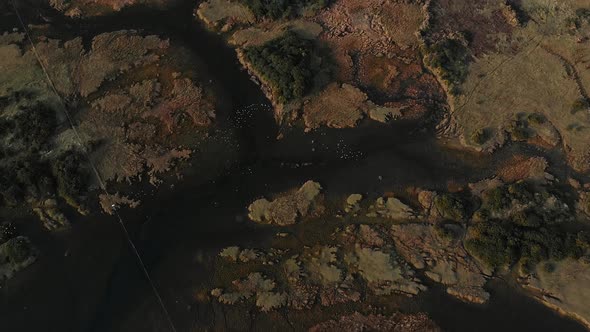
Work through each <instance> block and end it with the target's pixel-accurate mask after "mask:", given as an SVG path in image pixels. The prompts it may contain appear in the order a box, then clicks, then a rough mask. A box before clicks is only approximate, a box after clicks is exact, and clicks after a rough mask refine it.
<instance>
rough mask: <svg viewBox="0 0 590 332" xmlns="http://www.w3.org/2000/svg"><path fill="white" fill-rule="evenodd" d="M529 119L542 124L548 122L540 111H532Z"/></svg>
mask: <svg viewBox="0 0 590 332" xmlns="http://www.w3.org/2000/svg"><path fill="white" fill-rule="evenodd" d="M527 119H528V121H529V122H530V123H532V124H536V125H541V124H544V123H545V122H547V119H546V118H545V116H544V115H543V114H540V113H531V114H529V116H528V117H527Z"/></svg>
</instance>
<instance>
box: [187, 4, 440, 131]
mask: <svg viewBox="0 0 590 332" xmlns="http://www.w3.org/2000/svg"><path fill="white" fill-rule="evenodd" d="M423 6H424V3H421V2H419V1H418V2H401V1H400V2H390V1H368V2H367V1H354V0H353V1H336V2H334V3H333V4H331V5H330V6H328V7H326V8H325V9H323V10H317V11H313V10H308V11H305V10H304V14H302V15H293V17H290V18H288V19H278V20H271V19H268V18H264V17H263V18H260V17H258V18H257V17H256V16H255V15H254V14H253V13H252V12H250V11H249V9H248V7H247V6H246V5H244V4H242V3H240V2H237V1H224V0H222V1H217V0H216V1H205V2H203V3H202V4H201V5H200V6H199V8H198V9H197V11H196V12H197V15H198V16H199V18H200V19H201V20H202V21H204V22H205V23H206V24H207V25H208V26H209V27H210V28H211V29H214V30H216V31H220V32H223V33H227V34H228V35H229V42H230V43H231V44H232V45H234V46H235V47H236V49H237V50H238V53H242V52H243V51H244V50H247V49H248V48H250V47H255V46H260V45H265V43H268V42H269V41H272V40H273V39H275V38H279V37H280V36H281V35H283V34H284V33H286V32H287V31H292V32H295V33H296V34H297V35H298V36H300V37H301V38H304V39H308V40H311V41H312V42H313V44H314V45H316V47H317V48H319V49H321V52H320V55H319V56H318V58H319V59H318V61H319V63H320V65H319V66H320V68H321V70H320V72H322V73H323V74H321V75H316V79H315V80H314V82H313V83H310V86H309V87H308V89H307V91H308V92H307V93H306V94H304V95H303V96H301V97H300V98H296V99H294V100H290V101H287V102H285V101H282V100H281V98H280V96H279V95H278V93H277V91H276V90H277V89H276V86H275V85H274V84H273V83H272V82H270V81H269V80H268V79H267V78H266V77H265V74H264V73H263V72H261V71H260V70H258V69H257V68H255V66H253V65H252V62H251V61H250V60H248V59H247V58H246V57H243V56H242V57H240V59H241V61H242V63H243V64H244V66H246V67H247V68H249V69H250V70H251V72H252V73H253V74H254V76H255V77H256V79H258V80H260V81H261V82H262V85H263V87H264V88H265V89H266V91H267V95H268V96H269V98H270V99H271V100H273V101H274V104H275V113H276V118H277V120H278V121H279V122H286V123H295V122H297V120H299V119H302V120H303V125H304V126H305V128H306V129H307V130H311V129H315V128H318V127H320V126H327V127H333V128H347V127H354V126H356V125H357V124H358V123H359V122H360V121H361V120H362V119H365V118H370V119H372V120H374V121H379V122H388V121H391V120H394V119H398V118H416V117H420V116H423V115H424V114H425V113H427V112H428V111H427V110H428V109H433V108H434V109H436V107H437V106H438V105H439V104H440V103H442V102H444V98H445V97H444V92H443V91H442V89H441V88H440V86H439V85H438V83H437V81H436V79H435V77H434V76H433V75H432V74H430V73H429V72H427V71H425V70H424V68H423V66H422V58H421V55H420V41H419V38H418V36H417V33H418V31H419V29H420V27H421V25H422V24H423V23H424V21H425V19H426V17H427V16H426V12H425V11H424V10H423ZM393 17H399V18H401V19H399V20H398V19H395V20H394V19H392V18H393Z"/></svg>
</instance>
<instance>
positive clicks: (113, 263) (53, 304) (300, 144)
mask: <svg viewBox="0 0 590 332" xmlns="http://www.w3.org/2000/svg"><path fill="white" fill-rule="evenodd" d="M194 5H195V4H194V3H191V2H190V1H183V2H181V4H180V5H178V6H177V7H174V8H170V9H168V10H154V9H148V8H135V9H133V10H123V11H122V12H120V13H117V14H113V15H109V16H105V17H100V18H92V19H84V20H82V21H75V20H65V19H63V18H60V17H59V16H57V15H55V14H52V13H51V12H44V17H45V19H47V18H48V17H52V24H53V25H54V26H55V29H53V30H52V31H53V34H54V37H59V38H65V37H64V36H68V35H71V36H74V35H82V36H83V37H84V38H85V40H86V41H88V40H90V38H91V37H92V36H94V35H97V34H99V33H102V32H108V31H115V30H120V29H136V30H140V31H142V32H144V33H149V34H157V35H160V36H163V37H167V38H170V39H171V42H172V43H177V44H180V45H182V46H184V47H186V48H187V49H188V50H189V52H190V53H191V54H192V55H193V56H194V61H195V63H196V66H197V67H198V68H197V70H199V71H201V72H202V73H203V75H205V76H206V77H207V78H209V79H211V80H212V82H211V84H212V89H213V90H214V91H215V92H216V93H217V94H218V95H219V96H221V98H219V99H220V103H219V105H218V107H217V109H218V115H219V117H218V119H219V125H220V127H221V128H228V129H232V130H236V131H237V132H238V136H239V143H240V152H241V154H240V160H238V161H237V162H236V163H235V164H234V166H233V167H231V168H230V169H229V170H228V171H226V172H224V173H223V174H221V175H220V176H218V177H216V178H214V179H209V180H208V181H203V179H202V178H201V177H200V176H199V174H198V173H196V172H191V171H190V170H189V171H188V172H187V175H186V177H185V178H184V179H183V180H182V181H181V182H180V183H178V184H176V186H175V187H174V188H173V189H170V188H168V187H162V188H160V189H159V190H157V191H156V192H154V193H153V194H152V195H151V196H149V197H147V198H146V199H144V201H143V204H142V205H141V207H140V208H138V209H136V210H132V211H128V210H126V211H123V212H122V213H123V218H124V220H125V221H126V222H127V223H128V225H129V227H130V230H131V233H132V235H133V237H134V240H135V241H136V243H137V245H138V247H139V248H140V250H141V252H142V254H143V255H144V257H145V261H146V263H147V265H148V268H149V270H150V273H151V274H152V276H153V277H154V280H155V281H156V283H157V285H158V287H159V289H160V290H161V293H162V297H163V299H164V301H165V302H166V304H167V306H168V309H169V310H170V313H171V315H172V318H173V320H174V321H175V322H176V324H177V326H178V327H179V331H188V330H190V328H191V327H192V326H194V324H195V321H196V320H198V319H199V318H198V317H199V310H201V309H202V308H197V307H194V306H193V305H192V304H193V303H194V300H193V298H192V294H191V289H192V288H193V287H194V286H195V284H197V283H198V282H206V281H207V280H208V271H207V270H206V269H205V268H204V267H203V265H201V264H199V262H200V261H201V260H202V257H203V256H207V255H208V254H211V253H214V252H216V251H217V250H218V249H219V248H222V247H224V246H227V245H233V244H240V245H254V246H257V245H258V246H259V245H260V244H261V243H263V242H264V241H265V239H267V238H268V236H269V234H274V231H273V230H271V229H260V228H256V227H254V226H253V225H251V224H250V223H248V222H247V221H245V220H246V211H245V207H246V206H247V205H248V204H249V203H250V202H252V201H253V200H254V199H256V198H258V197H261V196H263V195H265V194H269V193H274V192H280V191H284V190H286V189H290V188H293V187H295V186H298V185H300V184H301V183H302V182H304V181H306V180H308V179H314V180H316V181H319V182H320V183H321V184H322V185H323V187H324V188H325V189H326V190H327V191H328V192H330V193H332V194H336V195H337V194H342V195H344V194H347V193H353V192H360V193H373V192H383V191H384V190H385V191H394V190H402V189H403V188H405V187H406V186H409V185H412V186H422V187H427V188H433V189H438V188H440V189H442V188H445V187H446V185H447V182H448V181H451V180H452V181H455V182H458V183H466V182H469V181H474V180H478V179H481V178H482V177H484V176H489V175H491V174H492V172H493V166H494V165H495V164H496V163H497V162H499V161H501V160H503V159H505V158H508V157H509V156H510V155H511V154H512V153H513V152H514V149H517V148H518V147H508V148H506V149H504V150H502V151H500V152H498V153H497V154H496V155H495V156H494V158H491V157H482V156H478V155H473V154H470V153H464V152H460V151H453V150H451V149H449V148H446V147H444V146H442V145H441V144H440V143H439V142H438V141H437V140H436V139H435V138H434V136H433V133H432V132H431V131H430V130H423V131H417V130H415V129H416V128H417V126H419V123H418V122H398V123H395V124H392V125H387V126H386V125H378V124H374V123H363V124H361V125H360V127H359V128H356V129H354V130H334V129H322V130H318V131H316V132H313V133H309V134H304V133H302V132H301V130H300V129H296V130H288V129H285V130H283V132H284V134H285V135H284V136H285V137H284V138H283V139H281V140H276V136H277V134H278V132H279V128H278V126H277V125H276V124H275V122H274V120H273V116H272V114H271V111H270V109H269V106H268V105H269V103H268V101H267V100H266V99H265V97H264V95H263V94H262V93H261V91H260V89H259V88H258V86H256V85H255V84H254V83H253V82H252V81H251V80H250V78H249V76H248V74H247V73H246V72H244V71H243V70H242V69H241V68H240V66H239V64H238V63H237V60H236V57H235V53H234V51H233V50H232V49H231V48H229V47H227V46H226V45H225V44H224V42H223V39H222V37H220V36H218V35H215V34H212V33H210V32H208V31H207V30H206V29H204V28H203V27H202V26H201V25H200V24H198V23H197V22H195V20H194V18H193V16H192V10H193V8H194ZM52 15H53V16H52ZM27 19H28V20H30V22H37V21H39V20H41V19H42V18H41V17H40V16H39V15H38V12H37V11H34V10H33V11H27ZM519 152H522V151H520V150H519ZM526 153H530V154H535V153H537V152H536V151H529V152H526ZM22 224H23V225H24V224H27V225H29V226H27V230H26V232H28V234H31V237H32V239H33V242H34V243H36V244H38V246H39V247H40V248H41V250H42V255H41V257H40V260H39V262H38V263H36V264H34V265H33V266H31V267H30V268H29V269H27V270H25V271H23V272H22V273H21V274H20V275H19V276H18V277H17V278H15V279H13V280H11V281H10V282H9V283H8V285H7V287H5V289H3V290H2V293H1V296H0V324H1V326H2V328H3V330H4V329H6V331H60V332H61V331H165V328H166V321H165V319H164V317H163V315H162V313H161V311H160V309H159V307H158V306H157V303H156V301H155V298H154V297H153V294H152V293H151V291H150V288H149V285H148V283H147V281H146V280H145V279H144V276H143V275H142V273H141V271H140V269H139V268H138V266H137V262H136V260H135V258H134V257H133V255H132V254H131V253H130V251H129V248H128V247H127V246H126V243H125V242H124V240H123V237H122V234H121V232H120V230H119V228H118V225H117V224H116V222H115V220H113V219H112V218H109V217H104V216H100V215H96V216H95V217H91V218H87V219H85V220H80V221H78V222H74V225H73V227H72V229H71V230H70V231H68V232H66V233H63V234H60V233H58V234H48V233H46V232H44V231H43V230H41V228H40V226H39V223H38V222H36V221H35V220H34V218H33V220H23V221H22ZM489 287H490V292H491V293H492V300H491V301H490V303H488V304H486V305H483V306H476V305H470V304H465V303H463V302H460V301H458V300H456V299H454V298H452V297H450V296H448V295H446V294H445V292H444V290H442V289H441V287H438V286H436V285H434V284H433V285H431V290H430V291H428V292H426V293H425V294H423V295H421V296H419V297H418V298H417V299H416V300H415V301H413V302H412V303H411V304H408V305H406V308H405V309H407V310H410V311H421V310H423V311H426V312H428V313H429V314H430V315H431V316H432V318H433V319H434V320H435V321H437V323H439V324H440V326H441V327H442V328H443V329H445V330H448V331H504V330H518V331H555V330H563V331H584V329H583V328H582V327H581V326H580V325H579V324H577V323H575V322H573V321H572V320H569V319H567V318H563V317H561V316H559V315H557V314H555V313H554V312H553V311H551V310H549V309H547V308H545V307H544V306H543V305H541V304H539V303H537V302H535V301H534V300H532V299H530V298H529V297H527V296H525V295H524V294H523V293H522V292H520V291H516V290H514V289H513V288H512V287H510V286H508V285H507V284H505V283H503V282H500V281H496V282H493V283H491V285H490V286H489Z"/></svg>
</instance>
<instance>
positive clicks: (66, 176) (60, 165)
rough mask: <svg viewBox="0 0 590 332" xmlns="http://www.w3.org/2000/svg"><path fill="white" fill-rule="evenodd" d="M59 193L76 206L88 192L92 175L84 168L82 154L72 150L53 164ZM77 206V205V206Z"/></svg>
mask: <svg viewBox="0 0 590 332" xmlns="http://www.w3.org/2000/svg"><path fill="white" fill-rule="evenodd" d="M53 175H54V177H55V181H56V183H57V192H58V193H59V195H60V196H61V197H63V198H64V199H65V200H66V201H68V203H70V204H75V203H74V202H76V201H77V200H78V199H79V198H80V197H81V196H83V195H85V194H86V191H87V190H88V185H89V184H88V180H89V177H90V174H89V173H88V169H87V168H86V167H85V166H84V156H83V155H82V153H80V152H78V151H74V150H70V151H68V152H66V153H64V154H63V155H61V156H60V157H59V158H57V159H56V160H55V161H54V162H53ZM76 205H77V204H76Z"/></svg>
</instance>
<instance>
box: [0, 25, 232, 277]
mask: <svg viewBox="0 0 590 332" xmlns="http://www.w3.org/2000/svg"><path fill="white" fill-rule="evenodd" d="M46 28H47V27H43V26H32V27H31V29H32V30H31V31H32V32H31V33H32V38H33V42H34V43H35V49H33V48H32V47H31V45H30V43H29V42H28V40H27V39H26V37H25V34H24V33H22V32H18V31H15V32H4V33H3V34H0V54H1V56H0V58H1V59H2V60H0V68H1V69H2V72H3V80H2V82H1V83H0V108H1V113H0V119H1V122H2V126H3V131H2V142H1V143H0V144H1V145H2V154H3V155H2V156H3V158H2V161H1V162H0V166H1V167H2V169H3V172H4V173H5V175H4V176H3V178H2V181H0V182H1V184H2V186H1V191H2V197H3V202H2V204H3V206H4V208H8V209H10V208H19V207H20V206H23V205H24V206H28V207H29V208H30V209H31V210H32V211H33V212H35V213H36V214H37V215H38V216H39V218H40V219H41V221H42V222H43V225H44V226H45V228H47V229H50V230H54V229H62V228H64V227H66V226H68V225H69V220H70V216H71V214H70V216H68V214H67V213H66V212H65V211H66V210H67V209H68V208H67V207H68V206H70V207H73V208H74V209H75V210H77V211H78V213H79V214H81V215H87V214H89V213H91V212H96V210H97V209H99V208H100V207H101V208H102V210H103V211H104V212H106V213H108V214H112V213H113V212H114V211H115V210H116V209H118V208H120V207H121V206H129V207H136V206H138V205H139V204H140V201H141V196H139V195H137V194H131V192H134V191H135V190H134V189H133V188H136V187H137V186H139V185H143V184H144V183H146V182H147V183H149V184H150V185H151V186H153V187H158V186H159V185H161V184H162V183H163V180H164V179H166V178H170V177H171V176H174V175H175V174H176V175H178V176H180V173H179V171H180V170H181V169H182V167H183V165H187V164H188V163H189V162H194V161H195V160H197V161H198V160H199V155H200V154H201V153H202V152H203V150H204V149H207V148H208V147H210V146H211V145H215V144H216V143H215V142H217V141H218V137H216V136H215V135H216V134H215V132H214V128H215V103H216V100H215V99H214V97H213V94H212V91H206V90H205V89H203V88H202V86H201V83H200V81H199V80H202V79H203V76H202V75H200V74H199V73H196V72H195V70H194V69H193V68H191V67H190V66H189V64H190V61H189V60H188V59H183V58H182V56H181V55H180V54H186V51H183V49H182V47H181V46H177V45H171V44H170V42H169V41H168V40H167V39H165V38H161V37H158V36H155V35H142V34H140V33H139V32H137V31H131V30H121V31H113V32H107V33H103V34H99V35H96V36H94V37H93V38H92V40H91V42H90V43H89V45H84V43H83V40H82V38H81V37H77V38H73V39H69V40H57V39H50V38H47V37H45V36H44V33H45V29H46ZM183 52H184V53H183ZM171 54H174V57H172V56H170V55H171ZM37 55H38V56H39V59H38V58H37ZM39 61H41V63H42V64H43V66H41V65H40V64H39ZM44 68H45V69H46V70H47V75H48V76H49V77H50V78H51V81H48V80H47V77H46V74H45V72H44ZM53 88H55V91H54V90H53ZM7 129H10V130H13V131H14V132H13V133H12V134H11V133H10V132H8V131H6V130H7ZM221 136H223V138H221V140H224V142H225V143H223V144H221V145H224V148H223V149H224V151H225V152H224V153H223V154H220V155H219V156H220V160H222V163H225V164H227V163H230V162H231V160H232V159H231V158H232V157H231V156H230V154H231V151H232V148H231V134H229V135H221ZM209 160H211V158H209ZM198 163H199V164H207V162H198ZM214 163H215V162H214ZM11 174H13V175H11ZM15 179H16V181H15ZM105 189H106V190H107V191H106V192H103V191H104V190H105ZM99 203H100V204H99ZM23 266H24V265H23Z"/></svg>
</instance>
